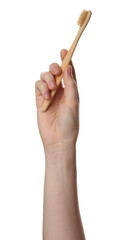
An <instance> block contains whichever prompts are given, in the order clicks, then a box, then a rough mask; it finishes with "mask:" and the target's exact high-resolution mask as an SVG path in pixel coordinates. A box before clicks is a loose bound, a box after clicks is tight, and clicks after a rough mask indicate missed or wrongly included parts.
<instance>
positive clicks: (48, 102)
mask: <svg viewBox="0 0 127 240" xmlns="http://www.w3.org/2000/svg"><path fill="white" fill-rule="evenodd" d="M90 17H91V12H90V11H88V12H87V17H86V19H85V21H84V23H83V25H82V26H81V27H80V28H79V31H78V33H77V35H76V37H75V39H74V41H73V43H72V45H71V47H70V49H69V51H68V53H67V55H66V56H65V58H64V60H63V62H62V65H61V69H62V74H61V75H60V76H57V77H56V84H57V89H55V90H52V91H51V97H50V99H45V100H44V103H43V105H42V111H43V112H45V111H46V110H47V108H48V106H49V105H50V103H51V101H52V99H53V97H54V95H55V93H56V91H57V90H58V86H59V85H60V82H61V80H62V78H63V72H64V69H65V67H66V66H67V65H68V64H69V63H70V60H71V58H72V55H73V53H74V51H75V48H76V46H77V43H78V41H79V39H80V37H81V35H82V33H83V31H84V29H85V28H86V26H87V23H88V22H89V19H90Z"/></svg>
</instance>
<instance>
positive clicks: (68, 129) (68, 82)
mask: <svg viewBox="0 0 127 240" xmlns="http://www.w3.org/2000/svg"><path fill="white" fill-rule="evenodd" d="M66 54H67V50H65V49H63V50H62V51H61V52H60V55H61V60H62V61H63V59H64V57H65V56H66ZM61 71H62V70H61V68H60V66H59V65H58V64H57V63H53V64H51V65H50V66H49V72H43V73H41V75H40V79H41V80H38V81H37V82H36V83H35V92H36V105H37V120H38V127H39V132H40V136H41V139H42V142H43V144H44V148H45V149H46V150H48V149H50V148H51V147H52V146H58V145H59V144H69V143H76V139H77V136H78V132H79V95H78V87H77V82H76V76H75V70H74V67H73V64H72V62H70V65H68V66H67V67H66V68H65V70H64V74H63V82H64V85H65V88H64V87H63V84H62V82H61V83H60V85H59V89H58V90H57V92H56V94H55V96H54V98H53V99H52V102H51V104H50V106H49V107H48V109H47V111H46V112H42V110H41V108H42V105H43V102H44V100H45V99H49V98H50V90H53V89H56V88H57V86H56V83H55V76H58V75H60V74H61ZM50 82H52V84H51V85H50Z"/></svg>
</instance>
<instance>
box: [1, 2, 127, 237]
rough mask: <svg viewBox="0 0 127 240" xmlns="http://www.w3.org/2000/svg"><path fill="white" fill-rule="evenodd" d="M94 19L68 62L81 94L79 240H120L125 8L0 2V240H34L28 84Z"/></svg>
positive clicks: (125, 178)
mask: <svg viewBox="0 0 127 240" xmlns="http://www.w3.org/2000/svg"><path fill="white" fill-rule="evenodd" d="M84 8H85V9H86V10H91V11H92V13H93V14H92V18H91V20H90V22H89V24H88V26H87V28H86V30H85V32H84V33H83V35H82V37H81V39H80V42H79V44H78V46H77V49H76V51H75V53H74V56H73V62H74V65H75V68H76V72H77V80H78V87H79V94H80V133H79V137H78V142H77V168H78V193H79V204H80V211H81V216H82V221H83V225H84V230H85V234H86V239H87V240H107V239H108V240H119V239H122V240H127V164H126V163H127V10H126V1H125V0H119V1H118V0H107V1H103V0H89V1H87V0H86V1H83V0H78V1H68V0H64V1H60V0H59V1H58V0H54V1H51V0H46V1H42V0H36V1H35V0H22V1H21V0H20V1H19V0H11V1H9V0H1V2H0V239H1V240H7V239H13V240H17V239H18V240H22V239H23V240H28V239H30V240H35V239H37V240H41V236H42V203H43V178H44V151H43V145H42V142H41V139H40V136H39V133H38V127H37V121H36V105H35V89H34V85H35V81H36V80H38V79H39V78H40V73H41V72H43V71H47V70H48V66H49V64H50V63H52V62H58V63H59V64H60V63H61V62H60V57H59V52H60V50H61V49H62V48H67V49H68V48H69V47H70V44H71V42H72V41H73V39H74V37H75V34H76V32H77V30H78V26H77V25H76V21H77V18H78V16H79V15H80V12H81V11H82V9H84Z"/></svg>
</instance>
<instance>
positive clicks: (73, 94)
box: [63, 65, 79, 107]
mask: <svg viewBox="0 0 127 240" xmlns="http://www.w3.org/2000/svg"><path fill="white" fill-rule="evenodd" d="M63 81H64V85H65V89H64V94H65V102H66V103H67V104H68V105H69V106H70V107H73V106H75V105H77V104H78V102H79V96H78V89H77V83H76V81H75V80H74V78H73V74H72V66H71V65H68V66H67V67H66V68H65V70H64V75H63Z"/></svg>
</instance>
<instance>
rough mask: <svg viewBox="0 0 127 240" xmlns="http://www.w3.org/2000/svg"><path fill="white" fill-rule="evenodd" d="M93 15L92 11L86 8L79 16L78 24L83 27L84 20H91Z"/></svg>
mask: <svg viewBox="0 0 127 240" xmlns="http://www.w3.org/2000/svg"><path fill="white" fill-rule="evenodd" d="M91 15H92V12H91V11H86V10H85V9H84V10H83V11H82V12H81V14H80V16H79V18H78V21H77V24H78V25H79V26H80V27H81V26H82V25H83V24H84V22H86V20H87V19H88V21H89V19H90V17H91Z"/></svg>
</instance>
